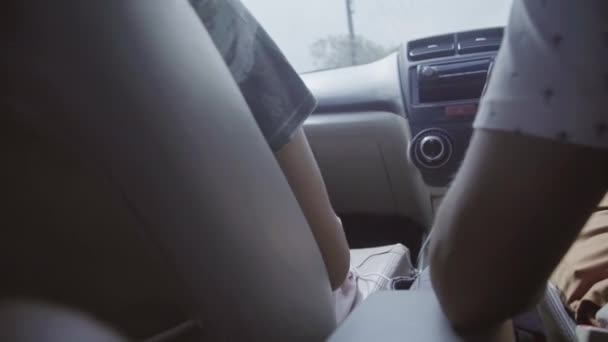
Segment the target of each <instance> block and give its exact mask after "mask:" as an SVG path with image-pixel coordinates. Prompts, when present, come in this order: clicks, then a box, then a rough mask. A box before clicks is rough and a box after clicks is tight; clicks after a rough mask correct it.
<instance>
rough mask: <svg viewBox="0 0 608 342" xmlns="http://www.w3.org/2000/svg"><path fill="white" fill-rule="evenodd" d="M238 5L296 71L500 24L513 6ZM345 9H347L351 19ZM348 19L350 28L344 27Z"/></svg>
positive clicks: (471, 0) (407, 0)
mask: <svg viewBox="0 0 608 342" xmlns="http://www.w3.org/2000/svg"><path fill="white" fill-rule="evenodd" d="M242 1H243V3H244V4H245V6H247V7H248V8H249V10H250V11H251V12H252V13H253V15H254V16H255V17H256V18H257V19H258V21H259V22H260V23H261V24H262V26H264V28H265V29H266V30H267V31H268V33H269V34H270V35H271V36H272V37H273V39H274V40H275V41H276V43H277V44H278V45H279V47H280V48H281V50H282V51H283V53H285V55H286V56H287V58H288V59H289V60H290V62H291V63H292V65H293V66H294V67H295V68H296V70H298V72H308V71H314V70H320V69H329V68H338V67H344V66H350V65H356V64H363V63H368V62H371V61H374V60H377V59H380V58H382V57H384V56H386V55H388V54H389V53H391V52H393V51H396V50H397V49H398V47H399V46H400V45H401V44H402V43H403V42H406V41H408V40H410V39H415V38H423V37H427V36H431V35H435V34H442V33H449V32H457V31H466V30H472V29H478V28H488V27H495V26H504V25H505V24H506V22H507V17H508V14H509V8H510V6H511V2H512V0H484V1H479V0H242ZM348 8H350V16H349V15H348V13H349V11H348ZM349 17H350V19H351V22H352V25H349V20H348V19H349ZM350 27H352V31H351V30H350V29H349V28H350ZM351 32H352V35H351Z"/></svg>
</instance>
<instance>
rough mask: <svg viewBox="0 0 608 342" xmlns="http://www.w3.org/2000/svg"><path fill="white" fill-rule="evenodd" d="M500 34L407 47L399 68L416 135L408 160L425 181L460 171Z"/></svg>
mask: <svg viewBox="0 0 608 342" xmlns="http://www.w3.org/2000/svg"><path fill="white" fill-rule="evenodd" d="M502 38H503V29H502V28H490V29H483V30H475V31H467V32H458V33H453V34H447V35H442V36H435V37H429V38H423V39H419V40H414V41H410V42H408V43H407V44H406V45H405V46H404V49H403V50H402V53H401V54H400V70H401V80H402V82H401V84H402V87H403V95H404V98H405V99H406V109H407V113H406V116H407V118H408V124H409V126H410V131H411V134H412V139H411V141H410V147H409V159H410V161H411V162H412V163H413V164H414V165H416V167H418V169H419V170H420V172H421V174H422V177H423V179H424V181H425V182H426V184H427V185H430V186H434V187H445V186H447V185H448V184H449V183H450V182H451V181H452V179H453V177H454V175H455V174H456V172H457V171H458V168H459V167H460V164H461V163H462V160H463V159H464V155H465V152H466V149H467V147H468V145H469V141H470V139H471V135H472V132H473V128H472V124H473V120H474V119H475V115H476V113H477V109H478V104H479V100H480V98H481V96H482V95H483V92H484V90H485V86H486V83H487V82H486V81H487V80H488V76H489V73H490V72H491V70H492V65H493V64H494V60H495V57H496V54H497V51H498V49H499V47H500V44H501V41H502Z"/></svg>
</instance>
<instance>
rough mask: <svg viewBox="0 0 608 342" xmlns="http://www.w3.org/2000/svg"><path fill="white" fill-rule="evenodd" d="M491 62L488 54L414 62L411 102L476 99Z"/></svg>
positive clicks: (479, 95)
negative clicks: (442, 60) (413, 95)
mask: <svg viewBox="0 0 608 342" xmlns="http://www.w3.org/2000/svg"><path fill="white" fill-rule="evenodd" d="M491 64H492V59H491V58H480V59H474V60H465V61H459V62H444V63H432V64H420V65H418V66H417V67H416V72H415V73H414V75H413V76H414V79H413V80H412V81H413V83H414V84H415V85H416V89H417V90H418V91H417V92H416V93H415V98H414V99H413V100H414V104H423V103H436V102H447V101H460V100H472V99H479V98H480V97H481V93H482V91H483V88H484V86H485V84H486V79H487V75H488V71H489V70H490V66H491Z"/></svg>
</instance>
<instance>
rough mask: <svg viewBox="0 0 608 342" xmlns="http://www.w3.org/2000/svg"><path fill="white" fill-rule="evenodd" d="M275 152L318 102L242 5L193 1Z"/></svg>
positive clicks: (220, 0)
mask: <svg viewBox="0 0 608 342" xmlns="http://www.w3.org/2000/svg"><path fill="white" fill-rule="evenodd" d="M190 3H191V4H192V7H193V8H194V9H195V11H196V13H197V14H198V16H199V17H200V18H201V20H202V22H203V24H204V25H205V27H206V28H207V31H209V34H210V35H211V38H212V39H213V41H214V43H215V45H216V46H217V48H218V50H219V51H220V53H221V54H222V56H223V57H224V61H225V62H226V64H227V65H228V68H229V69H230V72H231V73H232V76H233V77H234V79H235V81H236V82H237V83H238V85H239V87H240V89H241V92H242V93H243V96H244V97H245V100H246V101H247V104H248V105H249V108H250V109H251V112H252V113H253V116H254V117H255V120H256V121H257V123H258V125H259V126H260V129H261V130H262V133H263V134H264V136H265V137H266V140H267V141H268V144H269V145H270V147H271V148H272V150H273V151H277V150H279V149H280V148H281V147H283V145H285V144H286V143H287V142H289V139H290V138H291V136H292V135H293V133H294V132H295V131H296V129H297V128H298V127H299V126H300V125H301V124H302V123H303V122H304V120H306V118H307V117H308V116H309V115H310V114H311V113H312V111H313V110H314V108H315V106H316V100H315V98H314V96H313V95H312V94H311V93H310V91H309V90H308V88H307V87H306V85H305V84H304V82H303V81H302V79H301V78H300V76H299V75H298V74H297V72H296V71H295V70H294V69H293V67H292V66H291V65H290V64H289V62H288V61H287V59H286V58H285V56H284V55H283V54H282V53H281V51H280V50H279V48H278V47H277V46H276V44H275V43H274V41H273V40H272V39H271V38H270V37H269V36H268V34H267V33H266V31H264V29H263V28H262V27H261V26H260V24H259V23H258V22H257V20H256V19H255V18H254V17H253V16H252V15H251V13H250V12H249V11H248V10H247V8H245V6H243V4H242V3H241V2H240V1H239V0H190Z"/></svg>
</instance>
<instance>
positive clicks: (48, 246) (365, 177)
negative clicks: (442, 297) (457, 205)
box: [0, 0, 577, 342]
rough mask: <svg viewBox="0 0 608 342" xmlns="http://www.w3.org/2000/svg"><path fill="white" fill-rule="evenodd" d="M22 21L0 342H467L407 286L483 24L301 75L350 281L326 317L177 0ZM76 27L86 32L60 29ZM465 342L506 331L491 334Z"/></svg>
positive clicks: (484, 71) (316, 264)
mask: <svg viewBox="0 0 608 342" xmlns="http://www.w3.org/2000/svg"><path fill="white" fill-rule="evenodd" d="M31 8H32V10H30V11H28V12H26V13H24V14H23V16H22V17H20V18H19V20H20V24H19V26H16V27H18V28H19V29H18V30H15V31H14V32H12V33H11V34H12V35H13V36H11V37H9V40H8V41H9V42H10V44H12V45H11V46H12V47H13V48H14V49H13V50H12V51H16V52H15V53H17V52H18V53H19V55H17V56H13V53H12V52H10V51H9V52H7V55H8V57H7V56H5V57H3V58H6V60H10V59H8V58H15V57H18V58H21V57H23V58H31V59H32V60H33V61H34V62H33V63H34V65H37V66H38V67H39V69H38V70H35V71H31V70H19V68H15V69H14V70H12V71H10V73H11V74H9V75H6V77H7V78H11V79H18V80H19V82H17V83H15V84H12V85H11V87H10V88H8V89H4V91H3V92H4V97H3V99H4V100H2V108H3V112H4V115H3V116H2V119H1V120H2V125H1V127H2V134H1V135H0V136H1V138H0V139H2V144H1V145H0V146H2V147H1V149H2V154H3V161H4V162H3V167H2V168H1V171H0V174H1V177H0V178H1V179H2V182H3V184H2V188H3V190H4V191H3V194H4V196H3V197H4V200H3V205H2V207H3V215H2V220H3V222H2V225H3V227H4V229H5V234H4V237H3V238H2V239H0V241H1V242H0V255H1V256H2V257H1V260H3V262H2V265H3V267H2V269H3V270H4V276H3V280H2V282H1V285H0V288H1V289H2V299H3V300H10V302H6V301H3V302H2V304H0V330H2V331H1V332H0V336H5V338H2V340H13V341H34V340H48V341H60V340H62V341H76V340H81V341H83V340H90V341H121V340H123V338H124V339H125V340H141V341H154V342H156V341H159V342H160V341H224V340H226V341H232V340H255V341H321V340H330V341H335V342H338V341H464V340H467V339H465V338H464V337H462V336H460V335H458V334H457V333H456V332H454V331H453V330H452V328H451V327H450V325H449V323H448V322H447V319H446V318H445V317H444V316H443V314H442V313H441V310H440V308H439V306H438V303H437V301H436V299H435V297H434V295H433V294H432V293H427V292H413V291H409V289H410V286H412V283H413V280H414V278H415V275H416V274H417V273H418V272H419V271H420V270H422V269H424V268H425V267H426V266H427V265H428V261H427V260H426V253H425V252H426V248H425V247H426V244H425V241H427V238H428V236H429V234H430V229H431V227H432V224H433V218H434V215H435V213H436V212H437V208H438V207H439V205H440V204H441V201H442V198H443V196H444V195H445V193H446V191H447V189H448V188H449V185H450V182H451V181H452V179H453V177H454V176H455V174H456V172H457V170H458V168H459V165H460V163H461V162H462V160H463V158H464V155H465V152H466V150H467V145H468V142H469V140H470V138H471V135H472V123H473V120H474V118H475V114H476V111H477V106H478V103H479V98H480V97H481V95H482V93H483V91H484V87H485V85H486V81H487V78H488V75H489V73H490V72H491V68H492V64H493V60H494V58H495V56H496V54H497V51H498V49H499V48H500V44H501V40H502V37H503V28H502V27H487V28H482V29H478V30H473V31H462V32H445V33H444V34H441V35H435V36H423V37H416V38H414V39H411V40H408V41H406V42H404V43H403V44H402V45H401V46H400V47H399V48H398V50H397V51H395V52H393V53H391V54H389V55H388V56H386V57H384V58H381V59H379V60H377V61H373V62H371V63H367V64H363V65H356V66H349V67H344V68H338V69H331V70H323V71H314V72H308V73H303V74H302V79H303V80H304V82H305V83H306V85H307V86H308V88H309V89H310V90H311V91H312V93H313V94H314V95H315V97H316V98H317V100H318V106H317V108H316V110H315V112H314V113H313V114H312V115H311V116H310V118H309V119H308V120H307V121H306V122H305V125H304V129H305V132H306V135H307V137H308V140H309V142H310V145H311V148H312V150H313V152H314V155H315V158H316V160H317V163H318V165H319V167H320V169H321V171H322V174H323V178H324V180H325V182H326V185H327V188H328V192H329V195H330V198H331V201H332V204H333V206H334V208H335V210H336V212H337V213H338V215H339V217H340V218H341V220H342V223H343V225H344V229H345V232H346V235H347V238H348V242H349V244H350V247H351V248H352V250H351V264H352V265H354V266H357V271H358V274H359V276H360V278H361V280H362V281H361V282H360V284H361V286H360V288H359V291H360V293H359V294H358V297H357V301H359V302H361V303H359V304H358V305H357V307H356V308H355V310H354V311H353V312H352V313H351V314H350V317H349V318H347V320H346V321H345V322H344V323H342V324H340V325H337V324H336V322H335V319H334V317H333V314H334V309H333V308H332V304H331V303H332V293H331V289H330V287H329V286H328V278H327V273H326V271H325V268H324V264H323V261H322V259H321V256H320V253H319V251H318V249H317V247H316V243H315V241H314V239H313V237H312V235H311V233H310V229H309V228H308V224H307V222H306V220H305V218H304V216H303V214H302V212H301V210H300V208H299V206H298V204H297V202H296V200H295V198H294V196H293V194H292V193H291V190H290V188H289V185H288V183H287V182H286V180H285V177H284V176H283V174H282V172H281V170H280V168H279V167H278V165H277V162H276V160H275V158H274V156H273V155H272V153H271V151H270V149H269V148H268V146H267V144H266V142H265V141H264V138H263V136H262V135H261V133H260V131H259V129H258V128H257V126H256V123H255V121H254V120H253V119H252V117H251V114H250V112H249V108H248V107H247V105H246V103H245V102H244V100H243V97H242V96H241V94H240V92H239V89H238V88H237V86H236V83H235V82H234V80H233V79H232V78H231V76H230V74H229V72H228V69H227V68H226V65H225V64H224V62H223V61H222V59H221V56H220V55H219V54H218V52H217V49H216V48H215V47H214V45H213V42H212V41H211V39H210V38H209V36H208V35H207V34H206V33H205V30H204V28H203V27H201V24H200V21H199V20H198V18H197V17H196V16H195V15H194V13H193V11H192V9H191V8H190V7H189V5H188V3H187V2H185V1H183V2H180V1H173V2H170V1H165V0H147V1H145V2H144V1H125V2H122V1H117V0H110V1H103V2H86V3H85V2H81V3H78V2H75V1H67V0H62V1H56V2H53V5H52V6H51V5H50V3H40V4H39V5H38V6H37V7H34V6H31ZM66 13H67V14H66ZM93 13H94V14H93ZM59 14H61V15H59ZM93 15H94V16H95V18H96V19H95V20H96V21H98V22H99V23H104V25H102V24H100V25H98V26H95V25H94V26H91V25H81V24H82V23H83V22H84V21H88V20H91V18H92V16H93ZM66 18H68V19H67V20H66ZM9 23H10V22H9ZM75 27H79V28H80V27H82V29H74V28H75ZM192 31H200V32H201V33H202V38H200V37H197V38H196V39H194V38H192V35H191V34H186V32H192ZM59 36H62V37H68V39H56V38H57V37H59ZM185 47H187V48H185ZM189 51H190V52H191V53H187V52H189ZM97 54H99V56H106V57H107V56H121V57H120V58H113V59H111V60H104V59H102V58H101V57H100V58H97V57H95V56H96V55H97ZM66 55H67V56H69V57H68V58H65V56H66ZM49 65H52V67H48V66H49ZM82 74H85V75H87V77H88V79H89V80H90V83H89V84H88V85H87V86H86V87H82V86H80V85H79V83H78V82H77V80H78V77H79V75H82ZM3 88H6V87H3ZM23 94H27V97H25V98H27V100H26V101H22V102H18V103H17V105H15V102H12V101H10V100H11V99H13V98H20V99H23V98H24V97H23V96H22V95H23ZM7 99H8V101H5V100H7ZM168 113H169V114H170V115H168ZM226 113H231V115H226ZM235 137H237V138H235ZM294 294H297V295H294ZM15 303H21V304H15ZM23 303H25V304H23ZM49 303H51V304H52V306H51V305H49ZM66 310H70V311H66ZM71 310H74V311H71ZM74 312H79V314H76V313H74ZM538 312H539V313H540V316H541V318H542V322H543V326H544V329H545V331H546V333H547V336H546V338H547V340H548V341H577V336H576V325H575V323H574V321H573V320H572V318H570V316H569V315H568V313H567V312H566V310H565V308H564V307H563V306H562V304H561V302H560V301H559V294H558V293H557V292H556V290H555V289H554V288H552V286H551V285H550V284H549V286H548V288H547V293H546V296H545V298H544V299H542V300H541V302H540V303H539V305H538ZM79 315H82V316H79ZM36 331H37V332H40V331H46V332H47V333H46V335H39V334H38V335H37V334H32V332H36ZM66 331H67V332H71V333H68V334H67V335H66ZM120 336H122V337H120ZM472 340H480V341H481V340H486V341H514V340H515V339H514V336H512V329H511V327H510V326H509V325H505V326H502V327H500V328H499V329H496V330H493V331H492V332H491V333H489V335H483V337H480V336H474V338H473V339H472Z"/></svg>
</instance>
